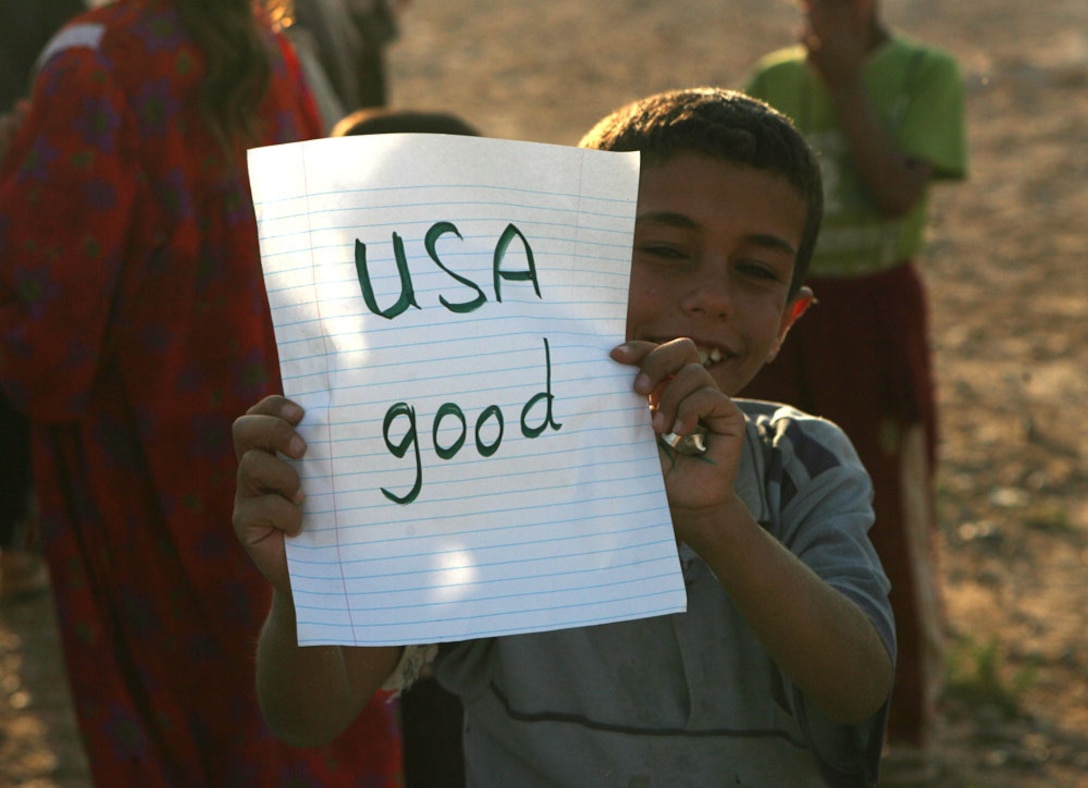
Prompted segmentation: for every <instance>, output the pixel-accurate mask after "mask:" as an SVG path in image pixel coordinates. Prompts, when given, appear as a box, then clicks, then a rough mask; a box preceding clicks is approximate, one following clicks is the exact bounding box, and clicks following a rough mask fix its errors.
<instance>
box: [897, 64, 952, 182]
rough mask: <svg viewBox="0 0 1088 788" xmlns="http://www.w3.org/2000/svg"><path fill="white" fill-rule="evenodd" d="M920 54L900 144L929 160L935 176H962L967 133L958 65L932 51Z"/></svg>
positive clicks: (908, 150) (900, 132) (911, 152)
mask: <svg viewBox="0 0 1088 788" xmlns="http://www.w3.org/2000/svg"><path fill="white" fill-rule="evenodd" d="M917 57H918V58H919V61H920V62H919V66H918V68H917V71H916V73H915V74H913V75H912V76H911V84H910V87H909V92H910V103H909V104H908V106H907V110H906V113H905V114H904V116H903V122H902V125H901V126H900V130H899V137H900V144H901V145H902V146H903V150H904V151H905V152H906V153H907V154H908V155H910V156H912V157H914V158H917V159H921V160H923V161H926V162H929V164H930V165H931V166H932V167H933V177H934V178H936V179H962V178H964V177H966V175H967V132H966V128H965V126H966V122H965V114H966V110H965V99H964V88H963V77H962V75H961V74H960V69H959V66H958V65H957V64H956V61H955V60H953V59H952V58H951V57H950V56H948V55H946V54H944V53H941V52H936V51H933V50H920V51H919V53H918V55H917Z"/></svg>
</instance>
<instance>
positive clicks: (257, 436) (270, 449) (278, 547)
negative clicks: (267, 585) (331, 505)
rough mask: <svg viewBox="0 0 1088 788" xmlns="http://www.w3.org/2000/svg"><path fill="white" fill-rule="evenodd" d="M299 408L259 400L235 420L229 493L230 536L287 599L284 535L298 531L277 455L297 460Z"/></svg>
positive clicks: (295, 497)
mask: <svg viewBox="0 0 1088 788" xmlns="http://www.w3.org/2000/svg"><path fill="white" fill-rule="evenodd" d="M301 419H302V408H300V407H299V406H298V405H296V404H295V403H294V402H292V401H291V400H289V399H286V398H285V397H281V396H270V397H265V398H264V399H262V400H261V401H260V402H258V403H257V404H256V405H254V406H253V407H252V408H250V409H249V410H248V411H247V412H246V415H245V416H242V417H240V418H238V419H236V420H235V422H234V428H233V435H234V452H235V455H236V456H237V458H238V479H237V484H236V487H235V491H234V518H233V521H234V533H235V535H236V536H237V537H238V540H239V541H240V542H241V543H242V546H243V547H245V549H246V551H247V552H248V553H249V556H250V558H252V559H253V562H254V563H255V564H256V565H257V568H258V569H260V570H261V573H262V574H263V575H264V576H265V577H266V578H268V580H269V581H270V582H271V583H272V585H273V586H275V587H276V589H277V590H278V591H281V592H283V593H285V594H288V595H289V594H290V591H291V583H290V577H289V574H288V571H287V551H286V548H285V547H284V541H283V540H284V535H285V534H286V535H289V536H293V535H295V534H297V533H298V532H299V531H300V530H301V528H302V509H301V507H300V504H301V503H302V499H303V497H304V496H303V494H302V488H301V487H300V485H299V478H298V473H297V472H296V471H295V469H294V468H293V467H291V465H289V464H288V463H287V462H285V461H284V460H283V459H282V458H281V457H279V456H278V455H277V452H279V453H282V454H284V455H286V456H288V457H291V458H294V459H299V458H301V457H302V456H303V454H305V453H306V444H305V442H304V441H303V440H302V438H301V436H299V434H298V433H297V432H296V431H295V425H297V424H298V423H299V421H300V420H301Z"/></svg>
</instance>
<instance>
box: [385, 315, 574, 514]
mask: <svg viewBox="0 0 1088 788" xmlns="http://www.w3.org/2000/svg"><path fill="white" fill-rule="evenodd" d="M544 366H545V388H544V391H541V392H538V393H537V394H534V395H533V396H532V397H530V398H529V400H528V401H527V402H526V403H525V406H524V407H523V408H522V409H521V434H522V435H523V436H525V437H526V438H530V439H531V438H536V437H539V436H540V434H541V433H543V432H544V430H545V429H547V428H549V427H550V428H551V429H552V430H556V431H558V430H559V429H560V428H561V427H562V426H563V425H562V424H557V423H556V421H555V418H554V416H553V413H552V406H553V404H554V402H555V395H554V394H552V354H551V347H550V346H549V345H548V339H547V337H545V338H544ZM541 400H544V401H545V402H546V405H545V411H546V412H545V415H544V420H543V421H542V422H540V423H539V424H538V425H536V426H530V425H529V417H530V411H532V409H533V407H534V406H535V405H536V404H537V403H538V402H540V401H541ZM404 419H407V421H408V428H407V430H405V432H404V436H403V437H402V438H401V439H400V442H399V443H394V442H393V441H392V440H391V439H390V437H389V433H390V430H391V429H392V428H393V425H394V424H397V423H399V422H400V421H402V420H404ZM450 419H452V420H454V421H455V422H457V423H458V424H460V430H459V432H458V434H457V436H456V437H455V438H454V439H453V440H452V441H447V442H446V443H444V444H443V443H442V442H441V441H440V440H439V431H440V430H441V428H442V426H443V422H446V421H449V420H450ZM490 422H494V426H493V427H490V428H489V427H488V425H489V423H490ZM505 426H506V419H505V417H504V416H503V414H502V409H501V408H500V407H499V406H498V405H489V406H488V407H486V408H484V409H483V411H481V413H480V415H479V416H478V417H477V418H476V430H475V440H476V451H477V452H478V453H479V455H480V456H481V457H490V456H491V455H493V454H494V453H495V452H497V451H498V450H499V446H500V445H501V444H502V439H503V434H504V432H505ZM485 433H487V434H492V433H493V434H494V438H493V439H490V440H488V439H486V438H485ZM382 436H383V437H384V438H385V445H386V448H388V449H389V451H390V453H392V455H393V456H394V457H396V458H397V459H401V458H403V457H404V455H406V454H407V453H408V450H409V449H412V450H413V451H414V452H415V460H416V478H415V483H414V484H413V485H412V489H411V490H409V491H408V493H407V494H406V495H403V496H400V495H397V494H395V493H393V492H390V491H389V490H387V489H386V488H384V487H382V488H381V489H382V495H384V496H385V497H386V498H388V499H389V500H390V501H393V502H394V503H400V504H409V503H412V501H414V500H416V498H418V497H419V493H420V490H422V489H423V460H422V458H421V456H420V449H419V433H418V430H417V422H416V409H415V408H414V407H413V406H411V405H409V404H408V403H407V402H398V403H396V404H395V405H392V406H391V407H390V408H389V410H387V411H386V412H385V422H384V424H383V425H382ZM467 438H468V420H467V419H466V418H465V413H464V411H463V410H462V409H461V407H460V406H459V405H457V404H456V403H453V402H446V403H444V404H443V405H442V406H441V407H439V408H438V411H437V412H436V413H435V416H434V424H433V425H432V427H431V444H432V446H433V447H434V453H435V454H437V455H438V457H439V459H442V460H449V459H452V458H453V457H455V456H456V455H457V452H459V451H460V450H461V448H462V447H463V446H464V444H465V441H466V440H467Z"/></svg>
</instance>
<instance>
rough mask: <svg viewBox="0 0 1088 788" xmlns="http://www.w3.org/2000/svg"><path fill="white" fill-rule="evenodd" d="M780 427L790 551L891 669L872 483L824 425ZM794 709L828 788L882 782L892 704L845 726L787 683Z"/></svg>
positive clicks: (891, 635)
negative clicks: (852, 614)
mask: <svg viewBox="0 0 1088 788" xmlns="http://www.w3.org/2000/svg"><path fill="white" fill-rule="evenodd" d="M782 413H787V415H789V416H790V418H788V420H787V421H784V422H779V424H780V425H781V426H784V429H781V431H780V434H781V435H782V436H783V437H785V438H786V440H785V441H782V442H780V448H781V449H782V450H783V451H784V452H785V454H786V457H787V458H786V460H785V462H784V465H785V472H786V476H787V477H788V479H789V484H788V485H787V486H791V487H792V488H793V492H792V496H791V497H790V500H789V502H788V503H786V504H785V505H784V508H783V510H782V529H783V530H782V534H781V538H782V541H783V543H784V544H786V546H787V547H788V548H789V549H790V551H791V552H793V553H794V554H795V555H797V556H798V558H800V559H801V560H802V561H803V562H804V563H805V565H806V566H808V567H809V568H810V569H812V570H813V571H814V572H815V573H816V574H817V575H819V576H820V578H822V579H823V580H824V582H826V583H827V584H828V585H830V586H831V587H832V588H834V589H836V590H837V591H839V592H840V593H841V594H843V596H845V597H846V598H847V599H849V600H850V601H851V602H853V603H854V604H855V605H857V607H858V608H860V609H861V611H862V612H863V613H864V614H865V615H866V617H867V618H868V619H869V620H870V621H871V622H872V624H873V627H874V628H875V629H876V631H877V634H878V635H879V636H880V638H881V640H882V641H883V643H884V646H885V648H886V649H887V651H888V654H889V655H890V656H891V659H892V662H893V664H894V661H895V653H896V642H895V622H894V618H893V616H892V610H891V604H890V602H889V600H888V591H889V590H890V586H889V583H888V579H887V577H886V576H885V574H884V570H883V567H882V566H881V564H880V559H879V558H878V557H877V554H876V551H875V549H874V548H873V546H872V543H871V542H870V541H869V538H868V530H869V528H870V527H871V526H872V523H873V510H872V484H871V482H870V481H869V476H868V474H867V473H866V472H865V469H864V468H863V466H862V465H861V462H860V460H859V459H858V457H857V453H856V452H855V451H854V448H853V446H852V444H851V443H850V441H849V439H848V438H847V437H846V435H845V434H844V433H843V432H842V430H840V429H839V428H838V427H837V426H835V425H834V424H832V423H831V422H829V421H825V420H823V419H816V418H811V417H800V416H799V415H798V414H797V413H796V412H792V413H788V412H787V411H782ZM782 679H783V682H784V684H785V686H786V687H788V689H789V698H790V706H791V707H792V710H793V714H794V717H795V719H796V720H797V721H798V724H799V725H800V727H801V730H802V731H803V733H804V736H805V739H806V741H807V742H808V744H809V747H810V748H811V749H812V750H813V752H814V753H815V754H816V756H817V759H818V762H819V764H820V771H821V773H822V774H823V776H824V779H825V780H826V781H827V782H828V784H829V785H843V786H862V785H872V784H874V783H875V780H876V775H877V773H878V769H879V764H880V754H881V749H882V746H883V731H884V722H885V718H886V715H887V708H888V706H887V701H885V703H884V705H883V706H882V707H881V708H880V709H879V710H878V711H877V712H876V713H875V714H874V715H873V716H871V717H870V718H869V719H868V720H866V721H864V722H862V723H860V724H858V725H843V724H841V723H837V722H834V721H833V720H831V719H829V718H828V717H827V716H826V715H825V714H823V712H821V711H820V709H819V708H818V707H816V705H815V704H813V703H810V702H809V701H808V699H807V697H806V696H805V695H804V693H802V692H801V691H800V690H799V689H798V688H797V687H796V686H794V685H793V683H792V682H790V681H789V679H788V677H786V676H785V675H784V674H783V675H782Z"/></svg>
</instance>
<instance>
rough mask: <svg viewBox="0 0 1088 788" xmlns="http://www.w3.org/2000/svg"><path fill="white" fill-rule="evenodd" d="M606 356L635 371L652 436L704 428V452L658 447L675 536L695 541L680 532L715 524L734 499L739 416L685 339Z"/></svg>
mask: <svg viewBox="0 0 1088 788" xmlns="http://www.w3.org/2000/svg"><path fill="white" fill-rule="evenodd" d="M611 355H612V358H613V359H614V360H616V361H619V362H620V363H622V364H632V365H636V366H638V367H639V369H640V371H639V374H638V376H637V377H636V378H635V391H636V392H638V393H639V394H642V395H644V396H646V397H647V398H648V399H649V403H650V410H651V411H652V412H653V421H652V424H653V429H654V432H655V433H656V434H657V435H659V436H660V435H665V434H668V433H670V432H675V433H677V434H681V435H686V434H687V433H689V432H691V431H692V430H693V429H694V428H695V427H696V425H698V424H700V423H702V425H703V426H704V427H706V428H707V429H708V430H709V432H708V434H707V436H706V445H707V450H706V453H705V454H700V455H697V456H689V455H684V454H681V453H679V452H677V451H676V450H675V449H672V448H670V447H668V446H664V445H662V444H661V443H660V442H659V443H658V453H659V455H660V457H661V470H662V473H663V474H664V476H665V491H666V493H667V494H668V498H669V507H670V509H671V510H672V512H673V524H674V526H675V527H676V529H677V536H679V537H680V538H681V539H683V540H684V541H686V542H688V543H689V544H692V543H693V542H697V541H698V538H697V535H696V534H686V533H685V531H686V530H687V529H688V528H689V527H698V524H699V523H710V522H714V521H715V518H714V517H713V514H714V512H715V511H717V510H718V509H719V508H720V507H722V506H724V505H726V504H728V503H730V501H731V500H732V498H733V481H734V479H735V477H736V473H737V467H738V466H739V464H740V455H741V450H742V448H743V446H744V436H745V419H744V414H743V413H741V411H740V409H739V408H737V406H736V405H735V404H734V403H733V400H731V399H730V398H729V397H728V396H726V394H724V393H723V392H722V390H721V389H719V388H718V385H717V384H716V383H715V382H714V379H713V378H712V377H711V376H710V373H709V372H708V371H707V370H706V368H705V367H704V366H703V363H702V361H701V360H700V359H699V350H698V348H697V347H696V346H695V343H694V342H692V341H691V340H690V339H674V340H673V341H671V342H666V343H665V344H662V345H655V344H654V343H652V342H642V341H631V342H626V343H624V344H622V345H620V346H619V347H616V348H614V349H613V351H612V354H611Z"/></svg>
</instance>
